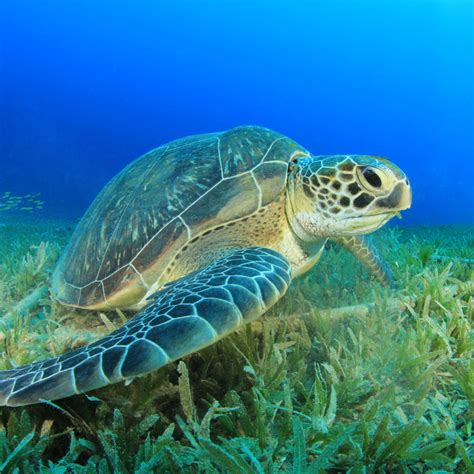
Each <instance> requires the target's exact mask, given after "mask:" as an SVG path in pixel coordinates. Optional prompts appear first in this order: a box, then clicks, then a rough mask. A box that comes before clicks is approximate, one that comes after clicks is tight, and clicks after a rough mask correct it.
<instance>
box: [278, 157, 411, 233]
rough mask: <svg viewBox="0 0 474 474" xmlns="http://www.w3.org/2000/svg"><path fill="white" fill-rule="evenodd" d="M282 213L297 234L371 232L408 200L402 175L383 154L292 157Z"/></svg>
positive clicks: (405, 204) (406, 205)
mask: <svg viewBox="0 0 474 474" xmlns="http://www.w3.org/2000/svg"><path fill="white" fill-rule="evenodd" d="M288 198H289V199H288V203H287V212H288V214H289V217H290V220H292V221H293V222H292V223H293V227H294V229H295V232H296V233H297V234H300V236H301V237H303V238H304V239H305V240H311V236H318V237H321V236H322V237H330V236H335V235H341V236H344V235H354V234H365V233H368V232H372V231H374V230H376V229H378V228H379V227H381V226H382V225H383V224H385V223H386V222H387V221H388V220H389V219H390V218H392V217H393V216H394V215H395V214H397V213H398V211H401V210H404V209H407V208H409V207H410V205H411V189H410V184H409V182H408V179H407V177H406V176H405V174H404V173H403V171H401V170H400V169H399V168H398V167H397V166H395V165H394V164H393V163H391V162H389V161H388V160H385V159H383V158H378V157H373V156H365V155H335V156H307V155H301V156H298V157H296V158H295V159H294V160H293V161H292V163H290V166H289V179H288Z"/></svg>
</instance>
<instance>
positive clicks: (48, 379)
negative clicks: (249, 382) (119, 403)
mask: <svg viewBox="0 0 474 474" xmlns="http://www.w3.org/2000/svg"><path fill="white" fill-rule="evenodd" d="M290 281H291V269H290V265H289V263H288V261H287V260H286V258H285V257H283V256H282V255H280V254H279V253H277V252H275V251H273V250H269V249H264V248H259V247H255V248H248V249H242V250H237V251H234V252H233V253H231V254H229V255H228V256H226V257H224V258H222V259H220V260H218V261H216V262H215V263H213V264H211V265H210V266H208V267H206V268H204V269H203V270H201V271H198V272H196V273H194V274H192V275H189V276H188V277H186V278H183V279H180V280H178V281H177V282H175V283H174V284H171V285H168V286H167V287H166V288H164V289H163V290H161V291H159V292H158V293H156V294H155V295H154V296H153V297H152V298H151V299H152V301H151V303H150V305H149V306H147V307H146V308H145V309H144V310H143V311H141V312H140V313H138V314H137V315H136V316H135V317H134V318H132V319H131V320H130V321H129V322H128V323H127V324H125V325H124V326H123V327H121V328H120V329H118V330H117V331H114V332H113V333H111V334H110V335H109V336H107V337H105V338H103V339H101V340H99V341H97V342H95V343H93V344H90V345H88V346H84V347H82V348H79V349H76V350H74V351H72V352H68V353H66V354H63V355H61V356H59V357H56V358H53V359H49V360H46V361H44V362H37V363H34V364H31V365H27V366H23V367H19V368H17V369H12V370H6V371H0V405H7V406H20V405H29V404H33V403H38V402H40V401H41V400H56V399H59V398H65V397H68V396H71V395H75V394H78V393H83V392H87V391H89V390H94V389H97V388H101V387H104V386H106V385H109V384H113V383H116V382H119V381H121V380H125V379H129V378H132V377H136V376H139V375H143V374H146V373H147V372H150V371H152V370H155V369H158V368H160V367H162V366H164V365H166V364H167V363H168V362H171V361H173V360H176V359H179V358H180V357H183V356H185V355H187V354H190V353H192V352H195V351H197V350H199V349H202V348H203V347H206V346H208V345H210V344H212V343H214V342H216V341H217V340H219V339H221V338H222V337H224V336H225V335H227V334H228V333H230V332H232V331H234V330H236V329H238V328H239V327H240V326H242V325H243V324H245V323H246V322H248V321H251V320H253V319H255V318H257V317H259V316H260V315H262V314H263V313H265V312H266V311H267V310H268V309H269V308H270V307H271V306H272V305H273V304H275V303H276V302H277V301H278V300H279V299H280V298H281V297H282V296H283V295H284V294H285V292H286V290H287V288H288V285H289V283H290Z"/></svg>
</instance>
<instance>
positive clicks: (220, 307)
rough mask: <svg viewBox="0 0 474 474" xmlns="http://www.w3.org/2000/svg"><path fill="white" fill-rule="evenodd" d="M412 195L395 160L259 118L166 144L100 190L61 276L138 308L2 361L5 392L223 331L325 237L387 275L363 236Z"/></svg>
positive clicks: (156, 354) (68, 287)
mask: <svg viewBox="0 0 474 474" xmlns="http://www.w3.org/2000/svg"><path fill="white" fill-rule="evenodd" d="M410 204H411V190H410V185H409V182H408V180H407V178H406V176H405V174H404V173H403V172H402V171H401V170H400V169H399V168H398V167H396V166H395V165H393V164H392V163H390V162H388V161H386V160H384V159H381V158H376V157H371V156H362V155H337V156H314V155H311V154H310V153H309V152H308V151H307V150H306V149H305V148H303V147H301V146H300V145H298V144H297V143H295V142H294V141H293V140H291V139H289V138H287V137H285V136H283V135H280V134H278V133H276V132H274V131H271V130H268V129H265V128H261V127H254V126H244V127H238V128H234V129H232V130H229V131H226V132H221V133H211V134H206V135H197V136H191V137H187V138H183V139H180V140H176V141H173V142H171V143H169V144H167V145H164V146H161V147H159V148H157V149H155V150H153V151H151V152H149V153H147V154H145V155H144V156H142V157H141V158H139V159H137V160H136V161H134V162H133V163H131V164H130V165H129V166H128V167H126V168H125V169H124V170H123V171H122V172H120V173H119V174H118V175H117V176H116V177H115V178H113V179H112V181H111V182H110V183H109V184H108V185H107V186H106V187H105V188H104V189H103V191H102V192H101V193H100V194H99V196H98V197H97V198H96V200H95V201H94V203H93V204H92V205H91V207H90V209H89V210H88V212H87V213H86V215H85V216H84V218H83V219H82V220H81V222H80V223H79V225H78V227H77V229H76V230H75V232H74V234H73V237H72V239H71V242H70V244H69V246H68V247H67V248H66V249H65V251H64V253H63V255H62V257H61V259H60V261H59V263H58V265H57V267H56V269H55V272H54V275H53V279H52V288H53V294H54V296H55V297H56V298H57V299H58V300H59V301H60V302H61V303H63V304H66V305H71V306H77V307H80V308H89V309H101V310H107V309H112V308H125V309H137V310H141V311H139V312H138V314H136V316H135V317H133V318H132V319H130V320H129V321H128V322H127V323H126V324H125V325H124V326H123V327H122V328H120V329H118V330H116V331H114V332H113V333H111V334H110V335H109V336H107V337H105V338H103V339H101V340H99V341H97V342H95V343H93V344H90V345H87V346H84V347H81V348H79V349H77V350H74V351H72V352H68V353H66V354H63V355H61V356H59V357H56V358H53V359H49V360H46V361H44V362H37V363H33V364H31V365H27V366H23V367H19V368H15V369H11V370H5V371H1V372H0V404H1V405H8V406H18V405H28V404H32V403H37V402H39V401H41V400H43V399H46V400H54V399H58V398H63V397H68V396H70V395H74V394H79V393H83V392H86V391H89V390H93V389H97V388H100V387H103V386H105V385H109V384H112V383H116V382H119V381H121V380H128V379H132V378H134V377H136V376H139V375H143V374H145V373H148V372H150V371H152V370H154V369H157V368H159V367H162V366H164V365H165V364H167V363H169V362H170V361H173V360H176V359H178V358H181V357H183V356H185V355H187V354H190V353H192V352H195V351H197V350H199V349H201V348H203V347H205V346H208V345H210V344H212V343H214V342H216V341H217V340H219V339H220V338H222V337H224V336H225V335H227V334H229V333H230V332H232V331H234V330H236V329H238V328H239V327H241V326H242V325H243V324H245V323H247V322H249V321H252V320H254V319H255V318H257V317H259V316H260V315H262V314H263V313H265V312H266V311H267V310H268V309H269V308H270V307H271V306H272V305H274V304H275V303H276V302H277V301H278V300H279V299H280V298H281V297H282V296H283V295H284V294H285V292H286V290H287V288H288V285H289V284H290V283H291V281H292V279H293V278H295V277H297V276H298V275H301V274H302V273H304V272H306V271H308V270H309V269H310V268H311V267H312V266H313V265H314V264H315V263H316V262H317V260H318V259H319V257H320V255H321V252H322V250H323V249H324V247H325V243H326V241H327V240H328V239H331V240H336V241H338V242H339V243H342V244H343V245H345V246H346V247H348V248H349V249H351V250H352V251H353V252H354V253H355V254H356V255H357V256H359V258H360V259H361V261H362V262H363V263H365V265H366V266H367V267H368V268H369V269H371V270H372V271H373V272H375V274H376V276H377V277H378V278H379V279H380V280H382V281H386V280H388V279H389V278H390V276H389V272H388V270H387V269H386V268H385V267H384V265H383V264H382V262H381V260H380V259H379V258H378V256H377V254H376V253H375V252H374V251H373V249H372V248H371V247H370V245H369V244H368V243H367V242H366V241H365V240H363V238H362V237H360V236H361V235H362V234H367V233H370V232H372V231H374V230H376V229H378V228H379V227H381V226H382V225H383V224H385V223H386V222H387V221H388V220H389V219H390V218H392V217H393V216H394V215H395V214H397V213H398V212H399V211H400V210H403V209H407V208H408V207H410ZM142 308H143V309H142Z"/></svg>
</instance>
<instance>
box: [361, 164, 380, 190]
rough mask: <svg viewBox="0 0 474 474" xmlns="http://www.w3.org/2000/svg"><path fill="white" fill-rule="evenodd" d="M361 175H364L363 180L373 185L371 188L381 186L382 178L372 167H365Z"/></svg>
mask: <svg viewBox="0 0 474 474" xmlns="http://www.w3.org/2000/svg"><path fill="white" fill-rule="evenodd" d="M362 175H363V176H364V178H365V180H366V181H367V182H368V183H369V184H370V185H371V186H372V187H373V188H380V187H382V180H381V179H380V176H379V175H378V173H377V172H376V171H374V169H373V168H365V170H364V171H362Z"/></svg>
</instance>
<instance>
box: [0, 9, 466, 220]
mask: <svg viewBox="0 0 474 474" xmlns="http://www.w3.org/2000/svg"><path fill="white" fill-rule="evenodd" d="M473 31H474V2H472V0H464V1H463V0H411V1H409V0H405V1H402V0H393V1H388V0H365V1H364V0H360V1H357V0H354V1H349V0H347V1H342V0H326V1H320V0H319V1H317V0H313V1H310V0H308V1H294V0H293V1H290V0H288V1H278V0H264V1H263V0H262V1H257V0H254V1H250V0H240V1H225V0H213V1H211V0H200V1H181V2H178V1H172V0H169V1H159V0H155V1H133V2H132V1H129V2H124V1H111V0H107V1H105V0H104V1H99V0H95V1H93V0H89V1H67V2H66V1H60V0H57V1H45V0H42V1H22V0H1V2H0V163H1V166H0V192H1V191H3V190H9V191H12V192H15V193H17V194H24V193H29V192H41V194H42V196H43V198H44V199H45V201H46V204H45V210H44V212H45V213H46V214H48V213H49V214H51V215H55V214H60V215H67V216H70V217H77V216H80V215H81V214H82V213H83V212H84V210H85V208H86V207H87V205H88V204H89V203H90V202H91V200H92V199H93V198H94V196H95V195H96V194H97V192H98V191H99V190H100V189H101V187H102V186H103V185H104V184H105V183H106V182H107V181H108V180H109V179H110V178H111V177H112V176H113V175H114V174H115V173H116V172H118V171H119V170H120V169H121V168H122V167H123V166H124V165H126V164H127V163H129V162H130V161H131V160H132V159H134V158H136V157H137V156H139V155H140V154H142V153H143V152H145V151H147V150H148V149H150V148H154V147H156V146H158V145H160V144H162V143H164V142H167V141H169V140H172V139H174V138H177V137H180V136H184V135H189V134H194V133H202V132H207V131H217V130H224V129H227V128H230V127H233V126H236V125H239V124H258V125H264V126H266V127H269V128H273V129H275V130H277V131H279V132H282V133H284V134H286V135H288V136H291V137H292V138H293V139H295V140H297V141H299V142H300V143H301V144H302V145H304V146H306V147H307V148H308V149H310V150H311V151H312V152H313V153H315V154H336V153H364V154H375V155H382V156H386V157H389V158H390V159H392V160H393V161H395V162H396V163H397V164H399V165H400V166H401V167H402V168H403V169H404V170H405V171H406V172H407V174H408V175H409V177H410V179H411V181H412V185H413V188H414V205H413V208H412V210H410V211H408V212H406V213H405V216H406V218H405V220H404V221H403V222H406V223H410V224H418V223H421V224H429V225H431V224H441V223H461V222H464V223H466V222H467V223H473V222H474V186H473V185H472V182H473V180H474V36H473Z"/></svg>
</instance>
